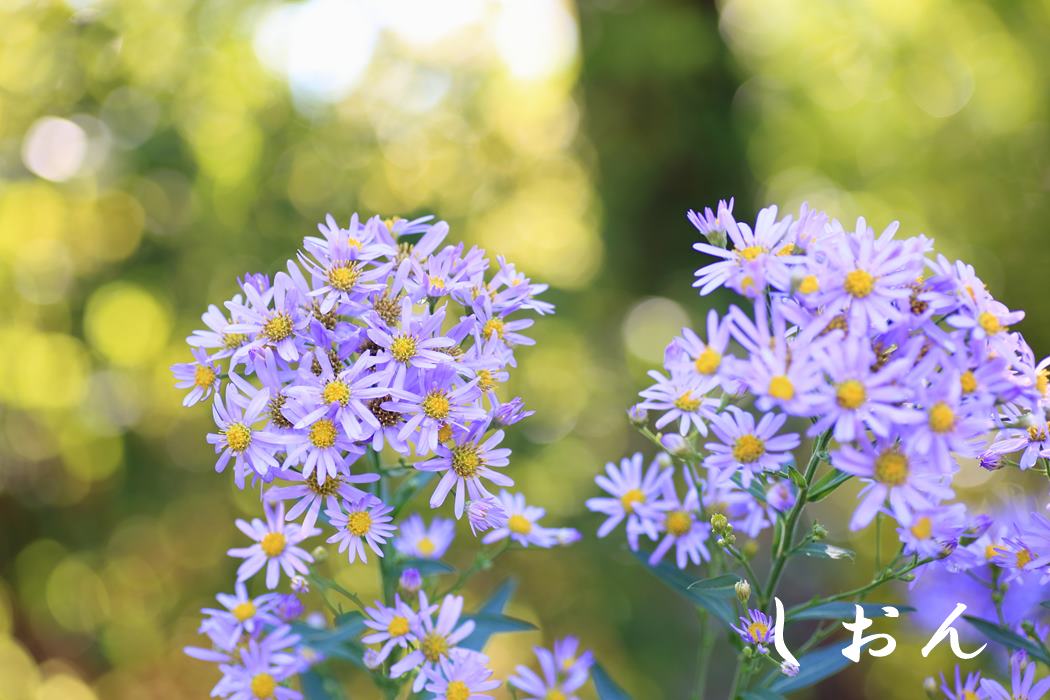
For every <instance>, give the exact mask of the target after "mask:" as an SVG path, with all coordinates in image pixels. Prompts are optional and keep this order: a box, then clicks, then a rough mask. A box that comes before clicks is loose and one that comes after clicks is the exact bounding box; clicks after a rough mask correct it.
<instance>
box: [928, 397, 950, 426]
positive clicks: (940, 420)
mask: <svg viewBox="0 0 1050 700" xmlns="http://www.w3.org/2000/svg"><path fill="white" fill-rule="evenodd" d="M929 422H930V430H932V431H933V432H935V433H949V432H951V431H952V429H953V428H955V411H953V410H952V407H951V406H949V405H948V404H946V403H944V402H943V401H941V402H938V403H935V404H934V405H933V406H932V407H931V408H930V420H929Z"/></svg>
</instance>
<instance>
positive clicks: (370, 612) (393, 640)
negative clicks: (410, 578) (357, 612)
mask: <svg viewBox="0 0 1050 700" xmlns="http://www.w3.org/2000/svg"><path fill="white" fill-rule="evenodd" d="M435 610H437V606H436V605H434V606H431V607H430V608H428V609H427V610H426V612H425V614H427V615H432V614H433V613H434V611H435ZM365 616H366V617H365V626H366V627H368V628H369V630H371V631H370V632H369V633H368V634H366V635H365V636H364V637H362V638H361V641H362V642H364V643H365V644H382V645H383V646H382V647H381V648H380V649H379V655H378V656H377V657H376V662H377V665H378V664H381V663H383V661H385V660H386V658H387V657H388V656H390V652H391V651H393V650H394V648H395V647H398V648H401V649H408V645H409V644H413V643H415V642H417V641H418V640H417V639H416V637H415V635H414V634H413V632H412V628H413V626H415V625H416V623H417V622H418V615H417V614H416V612H415V611H414V610H412V608H411V607H409V606H408V605H407V604H406V603H405V602H404V601H402V600H401V596H399V595H396V594H395V596H394V605H393V607H389V608H388V607H387V606H385V605H383V604H382V603H380V602H378V601H377V602H376V604H375V605H374V606H373V607H371V608H365Z"/></svg>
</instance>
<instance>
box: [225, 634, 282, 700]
mask: <svg viewBox="0 0 1050 700" xmlns="http://www.w3.org/2000/svg"><path fill="white" fill-rule="evenodd" d="M221 670H222V672H223V678H222V680H221V681H220V682H219V684H218V685H216V686H215V690H214V691H213V693H212V694H213V695H218V696H220V697H226V698H230V700H258V699H259V698H273V700H301V699H302V697H303V695H302V693H300V692H299V691H297V690H293V689H291V688H288V687H286V686H285V685H283V683H284V682H285V681H287V680H289V679H290V678H291V677H292V676H293V675H295V671H294V670H293V669H291V668H288V667H287V666H286V665H283V664H281V663H279V659H275V658H274V657H273V655H272V653H271V652H270V650H269V649H268V648H267V646H266V645H264V644H260V643H259V642H258V641H256V640H254V639H252V640H249V642H248V646H247V647H246V648H245V649H244V650H243V651H242V652H241V663H239V664H229V665H223V666H221Z"/></svg>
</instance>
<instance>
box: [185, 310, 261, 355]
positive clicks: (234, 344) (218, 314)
mask: <svg viewBox="0 0 1050 700" xmlns="http://www.w3.org/2000/svg"><path fill="white" fill-rule="evenodd" d="M242 303H243V301H242V297H241V295H239V294H238V295H237V296H235V297H234V298H233V299H231V300H230V301H229V302H227V304H226V305H227V306H232V307H234V308H236V307H238V306H240V305H241V304H242ZM201 320H202V321H204V325H205V326H207V327H208V330H195V331H193V332H192V333H191V334H190V335H189V337H188V338H186V343H187V344H188V345H189V346H190V347H191V348H203V349H205V350H214V351H215V352H213V353H211V359H213V360H221V359H224V358H227V357H230V356H231V355H233V353H234V352H235V351H236V350H237V348H239V347H240V346H241V345H243V344H244V343H246V342H247V341H248V336H246V335H244V334H241V333H229V332H228V331H227V328H228V327H229V325H230V320H229V319H228V318H226V315H225V314H223V312H222V309H220V308H219V307H218V306H216V305H215V304H209V305H208V310H207V311H205V312H204V314H203V315H202V316H201Z"/></svg>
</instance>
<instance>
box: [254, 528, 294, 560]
mask: <svg viewBox="0 0 1050 700" xmlns="http://www.w3.org/2000/svg"><path fill="white" fill-rule="evenodd" d="M285 544H287V540H285V538H284V533H281V532H267V533H266V534H265V535H264V536H263V538H262V540H260V541H259V546H260V547H262V551H263V554H265V555H266V556H268V557H270V558H271V559H272V558H273V557H277V556H280V555H281V552H283V551H284V546H285Z"/></svg>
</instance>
